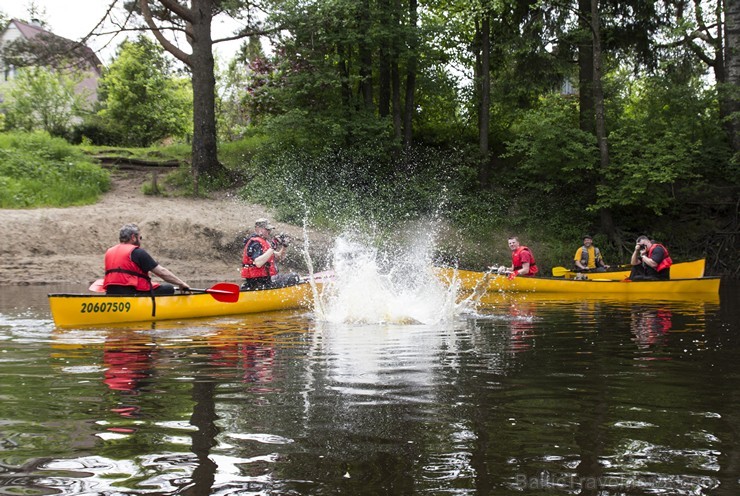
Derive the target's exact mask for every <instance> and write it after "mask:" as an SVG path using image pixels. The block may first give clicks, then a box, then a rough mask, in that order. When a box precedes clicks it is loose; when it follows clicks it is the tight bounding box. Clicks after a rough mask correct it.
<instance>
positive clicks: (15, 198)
mask: <svg viewBox="0 0 740 496" xmlns="http://www.w3.org/2000/svg"><path fill="white" fill-rule="evenodd" d="M0 185H2V187H1V188H0V207H2V208H30V207H42V206H55V207H60V206H69V205H84V204H89V203H93V202H95V201H96V200H97V198H98V196H99V195H100V193H102V192H104V191H107V190H108V188H109V187H110V178H109V175H108V172H107V171H105V170H104V169H102V168H101V167H100V166H99V165H97V164H93V163H92V162H90V160H89V159H88V158H87V157H86V156H85V155H84V154H83V153H82V152H81V151H79V150H78V149H76V148H75V147H73V146H71V145H70V144H69V143H67V142H66V141H64V140H63V139H61V138H52V137H51V136H49V135H48V134H46V133H42V132H39V133H27V134H26V133H7V134H0Z"/></svg>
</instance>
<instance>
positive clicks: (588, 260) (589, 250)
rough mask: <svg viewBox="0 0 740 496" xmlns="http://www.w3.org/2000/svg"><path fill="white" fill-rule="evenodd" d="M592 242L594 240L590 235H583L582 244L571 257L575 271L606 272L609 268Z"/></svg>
mask: <svg viewBox="0 0 740 496" xmlns="http://www.w3.org/2000/svg"><path fill="white" fill-rule="evenodd" d="M593 243H594V240H593V238H592V237H591V236H590V235H588V234H587V235H585V236H584V237H583V246H582V247H580V248H578V250H576V254H575V256H574V257H573V266H574V268H573V270H574V271H575V272H606V269H608V268H609V266H608V265H606V264H605V263H604V259H603V258H601V251H600V250H599V249H598V248H596V247H595V246H594V244H593Z"/></svg>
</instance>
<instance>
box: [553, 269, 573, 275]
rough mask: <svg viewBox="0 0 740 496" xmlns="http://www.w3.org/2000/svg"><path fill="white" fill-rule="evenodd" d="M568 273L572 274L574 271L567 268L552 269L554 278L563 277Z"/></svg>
mask: <svg viewBox="0 0 740 496" xmlns="http://www.w3.org/2000/svg"><path fill="white" fill-rule="evenodd" d="M568 272H572V271H571V270H570V269H566V268H565V267H553V268H552V276H553V277H563V276H564V275H565V274H567V273H568Z"/></svg>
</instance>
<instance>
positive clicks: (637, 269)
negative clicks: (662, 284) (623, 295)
mask: <svg viewBox="0 0 740 496" xmlns="http://www.w3.org/2000/svg"><path fill="white" fill-rule="evenodd" d="M630 264H632V272H631V273H630V279H631V280H633V281H651V280H656V279H657V280H668V279H670V278H671V265H672V264H673V260H671V257H670V255H668V250H667V249H666V247H665V246H663V245H661V244H659V243H653V242H652V241H651V240H650V238H648V237H647V236H640V237H639V238H637V244H636V245H635V251H633V252H632V259H631V260H630Z"/></svg>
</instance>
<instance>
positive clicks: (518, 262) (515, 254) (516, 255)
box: [511, 246, 539, 276]
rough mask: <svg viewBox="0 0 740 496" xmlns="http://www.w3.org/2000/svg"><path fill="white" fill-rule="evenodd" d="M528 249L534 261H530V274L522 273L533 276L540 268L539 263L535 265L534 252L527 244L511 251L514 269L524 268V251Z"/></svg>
mask: <svg viewBox="0 0 740 496" xmlns="http://www.w3.org/2000/svg"><path fill="white" fill-rule="evenodd" d="M524 250H526V251H528V252H529V256H530V258H531V259H532V261H531V262H530V263H529V273H528V274H522V275H524V276H533V275H535V274H536V273H537V271H538V270H539V269H538V268H537V265H535V261H534V254H533V253H532V250H530V249H529V248H527V247H526V246H520V247H519V248H517V249H516V250H514V251H512V252H511V264H512V266H513V267H514V270H519V269H521V268H522V265H523V264H522V252H523V251H524Z"/></svg>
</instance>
